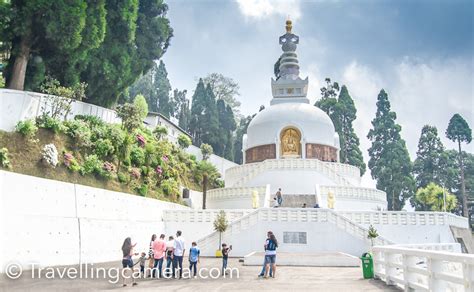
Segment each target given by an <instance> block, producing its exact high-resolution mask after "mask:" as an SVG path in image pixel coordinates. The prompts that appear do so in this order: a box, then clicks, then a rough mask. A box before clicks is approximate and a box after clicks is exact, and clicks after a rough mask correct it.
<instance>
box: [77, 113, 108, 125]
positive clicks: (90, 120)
mask: <svg viewBox="0 0 474 292" xmlns="http://www.w3.org/2000/svg"><path fill="white" fill-rule="evenodd" d="M74 119H75V120H81V121H84V122H86V123H87V124H89V125H90V126H92V127H103V126H106V123H105V122H104V121H103V120H102V119H101V118H99V117H96V116H91V115H76V116H75V117H74Z"/></svg>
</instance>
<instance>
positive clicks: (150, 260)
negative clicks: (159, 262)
mask: <svg viewBox="0 0 474 292" xmlns="http://www.w3.org/2000/svg"><path fill="white" fill-rule="evenodd" d="M155 240H156V234H153V235H152V236H151V240H150V245H149V248H148V270H150V274H149V275H148V277H151V271H152V269H153V265H154V264H155V261H154V259H153V242H155Z"/></svg>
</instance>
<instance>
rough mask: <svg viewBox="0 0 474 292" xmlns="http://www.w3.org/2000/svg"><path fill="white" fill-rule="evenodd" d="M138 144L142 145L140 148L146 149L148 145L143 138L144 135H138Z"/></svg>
mask: <svg viewBox="0 0 474 292" xmlns="http://www.w3.org/2000/svg"><path fill="white" fill-rule="evenodd" d="M137 142H138V145H140V147H142V148H143V147H145V144H146V140H145V137H143V136H142V135H140V134H138V135H137Z"/></svg>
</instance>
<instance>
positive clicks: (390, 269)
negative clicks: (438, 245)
mask: <svg viewBox="0 0 474 292" xmlns="http://www.w3.org/2000/svg"><path fill="white" fill-rule="evenodd" d="M372 251H373V255H374V258H373V259H374V273H375V276H376V278H379V279H381V280H383V281H385V282H386V283H387V284H388V285H397V286H399V287H401V288H403V289H405V291H435V292H437V291H440V292H441V291H443V292H444V291H474V255H471V254H461V253H452V252H445V251H432V250H430V251H427V250H420V249H414V248H407V247H398V246H375V247H374V248H373V249H372Z"/></svg>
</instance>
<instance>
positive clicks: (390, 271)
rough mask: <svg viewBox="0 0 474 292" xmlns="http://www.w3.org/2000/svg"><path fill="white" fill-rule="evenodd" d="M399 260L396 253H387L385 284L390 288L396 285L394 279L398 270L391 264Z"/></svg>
mask: <svg viewBox="0 0 474 292" xmlns="http://www.w3.org/2000/svg"><path fill="white" fill-rule="evenodd" d="M396 259H397V255H396V254H394V253H385V282H386V283H387V285H389V286H393V285H395V284H396V283H395V281H393V280H392V278H395V277H396V276H397V268H395V267H394V266H392V265H390V264H391V263H395V262H396Z"/></svg>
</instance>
